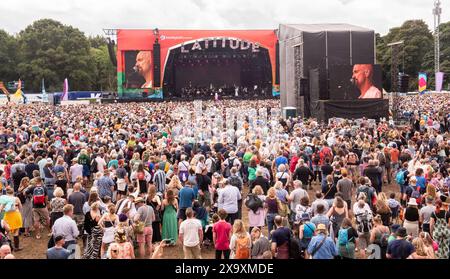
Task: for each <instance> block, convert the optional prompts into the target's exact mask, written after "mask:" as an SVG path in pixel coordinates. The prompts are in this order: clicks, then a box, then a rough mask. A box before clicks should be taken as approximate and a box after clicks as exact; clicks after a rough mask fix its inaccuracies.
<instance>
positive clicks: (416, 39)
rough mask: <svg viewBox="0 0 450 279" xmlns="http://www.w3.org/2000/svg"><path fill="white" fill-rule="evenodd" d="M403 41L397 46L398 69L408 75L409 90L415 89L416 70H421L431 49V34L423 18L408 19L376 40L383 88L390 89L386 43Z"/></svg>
mask: <svg viewBox="0 0 450 279" xmlns="http://www.w3.org/2000/svg"><path fill="white" fill-rule="evenodd" d="M402 40H403V41H404V44H403V45H402V46H400V47H399V56H398V57H399V71H403V68H404V72H405V73H406V74H408V75H409V76H410V84H409V85H410V86H409V88H410V90H417V76H418V72H420V71H423V70H424V69H423V68H422V64H423V63H424V61H425V58H427V57H426V54H427V53H429V52H430V51H432V50H433V36H432V34H431V31H430V30H429V28H428V25H427V24H426V23H425V22H424V21H423V20H408V21H405V22H404V23H403V24H402V26H400V27H395V28H392V29H390V30H389V33H388V34H387V35H386V36H383V37H380V38H379V39H378V40H377V51H378V59H379V62H380V63H381V64H382V69H383V72H384V77H385V82H384V88H385V89H386V90H388V91H389V90H391V75H390V73H391V48H390V47H388V46H387V45H388V44H389V43H392V42H396V41H402Z"/></svg>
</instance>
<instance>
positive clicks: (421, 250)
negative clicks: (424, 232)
mask: <svg viewBox="0 0 450 279" xmlns="http://www.w3.org/2000/svg"><path fill="white" fill-rule="evenodd" d="M412 244H413V245H414V248H416V253H417V255H419V256H426V255H427V252H426V251H425V244H424V242H423V239H422V238H420V237H416V238H414V239H413V241H412Z"/></svg>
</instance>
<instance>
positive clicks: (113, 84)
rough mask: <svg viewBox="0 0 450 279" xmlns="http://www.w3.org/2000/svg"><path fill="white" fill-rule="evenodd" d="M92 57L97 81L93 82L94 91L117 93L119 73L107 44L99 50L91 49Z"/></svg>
mask: <svg viewBox="0 0 450 279" xmlns="http://www.w3.org/2000/svg"><path fill="white" fill-rule="evenodd" d="M91 56H92V59H93V61H94V63H95V67H94V68H95V73H94V76H95V80H94V81H93V85H92V89H94V90H97V91H100V90H101V91H116V90H117V78H116V75H117V73H116V69H115V67H114V66H113V65H112V63H111V60H110V58H109V53H108V47H107V46H106V44H104V45H102V46H100V47H99V48H91Z"/></svg>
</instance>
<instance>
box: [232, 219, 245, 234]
mask: <svg viewBox="0 0 450 279" xmlns="http://www.w3.org/2000/svg"><path fill="white" fill-rule="evenodd" d="M233 233H234V234H235V235H237V237H238V238H242V237H245V236H246V235H247V230H246V229H245V225H244V222H242V220H240V219H236V220H234V224H233Z"/></svg>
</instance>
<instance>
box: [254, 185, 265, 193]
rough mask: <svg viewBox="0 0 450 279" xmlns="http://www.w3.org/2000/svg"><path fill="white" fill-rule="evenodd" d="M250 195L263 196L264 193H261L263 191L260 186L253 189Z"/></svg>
mask: <svg viewBox="0 0 450 279" xmlns="http://www.w3.org/2000/svg"><path fill="white" fill-rule="evenodd" d="M252 193H253V194H254V195H263V194H264V191H263V189H262V187H261V186H259V185H256V186H255V188H253V190H252Z"/></svg>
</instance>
